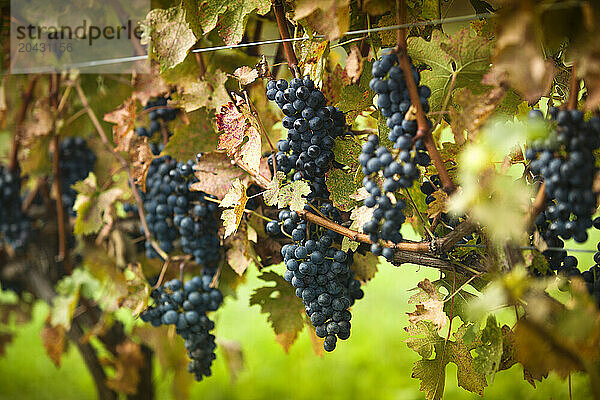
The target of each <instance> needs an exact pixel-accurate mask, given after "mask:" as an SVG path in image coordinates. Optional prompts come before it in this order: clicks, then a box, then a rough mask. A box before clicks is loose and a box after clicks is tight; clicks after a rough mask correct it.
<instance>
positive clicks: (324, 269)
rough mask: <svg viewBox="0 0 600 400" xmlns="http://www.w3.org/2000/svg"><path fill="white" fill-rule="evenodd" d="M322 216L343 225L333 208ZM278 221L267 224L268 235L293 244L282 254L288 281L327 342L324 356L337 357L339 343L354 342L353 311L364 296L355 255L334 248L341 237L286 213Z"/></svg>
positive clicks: (324, 208) (324, 209)
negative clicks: (283, 236) (285, 238)
mask: <svg viewBox="0 0 600 400" xmlns="http://www.w3.org/2000/svg"><path fill="white" fill-rule="evenodd" d="M319 212H320V213H321V214H323V216H325V217H327V218H329V219H331V220H332V221H334V222H337V223H340V222H341V218H340V212H339V210H337V209H336V208H335V207H333V206H332V204H331V203H325V204H324V205H322V206H321V207H320V209H319ZM278 217H279V218H278V219H279V222H277V221H271V222H269V223H268V224H267V231H268V232H269V233H271V234H279V233H280V232H281V231H283V232H285V234H286V235H288V236H290V237H291V238H292V240H293V241H294V243H293V244H286V245H284V246H283V247H282V248H281V255H282V256H283V259H284V262H285V265H286V271H285V274H284V278H285V280H286V281H288V282H290V283H291V284H292V286H293V287H295V288H296V296H298V297H299V298H301V299H302V302H303V304H304V308H305V310H306V314H307V315H308V316H309V318H310V320H311V323H312V324H313V326H314V327H315V332H316V334H317V336H319V337H320V338H324V339H325V341H324V343H323V347H324V348H325V350H326V351H333V350H334V349H335V346H336V343H337V339H338V338H339V339H341V340H345V339H348V338H349V337H350V319H351V318H352V314H351V313H350V311H349V308H350V307H352V305H354V302H355V301H356V300H358V299H361V298H362V297H363V296H364V293H363V291H362V289H361V288H360V282H359V281H357V280H356V279H354V271H352V269H351V268H350V266H351V265H352V262H353V254H352V253H351V252H344V251H341V250H338V249H337V248H336V247H334V244H339V242H340V241H341V237H340V235H339V234H337V233H335V232H333V231H331V230H329V229H326V228H323V227H320V226H317V225H315V224H310V225H308V224H307V223H306V222H305V221H303V220H302V219H301V218H300V216H299V215H298V213H296V212H294V211H289V210H282V211H280V212H279V216H278Z"/></svg>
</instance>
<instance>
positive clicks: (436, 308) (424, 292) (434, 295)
mask: <svg viewBox="0 0 600 400" xmlns="http://www.w3.org/2000/svg"><path fill="white" fill-rule="evenodd" d="M417 287H418V289H419V292H418V293H416V294H414V295H412V296H411V297H410V299H409V300H408V303H409V304H416V310H415V311H413V312H411V313H408V321H409V322H410V323H411V324H416V323H417V322H419V321H430V322H431V323H433V326H435V327H436V329H437V331H438V332H439V331H441V330H442V329H443V328H444V327H445V326H446V323H447V322H448V317H447V316H446V313H445V312H444V302H443V301H441V300H440V297H439V294H438V291H437V289H436V288H435V286H434V285H433V284H432V283H431V281H430V280H429V279H425V280H423V281H421V282H419V283H418V284H417Z"/></svg>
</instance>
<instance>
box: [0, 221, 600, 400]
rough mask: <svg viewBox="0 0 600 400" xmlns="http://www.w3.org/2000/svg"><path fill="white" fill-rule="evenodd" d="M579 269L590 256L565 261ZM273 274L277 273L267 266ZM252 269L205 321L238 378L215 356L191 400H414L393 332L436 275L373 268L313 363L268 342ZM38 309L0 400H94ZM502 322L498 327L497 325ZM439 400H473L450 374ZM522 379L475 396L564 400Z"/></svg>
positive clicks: (298, 351)
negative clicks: (49, 352)
mask: <svg viewBox="0 0 600 400" xmlns="http://www.w3.org/2000/svg"><path fill="white" fill-rule="evenodd" d="M599 238H600V235H598V233H597V232H594V233H593V235H592V237H591V238H590V240H589V241H588V243H587V244H585V245H576V244H575V243H572V242H568V243H567V246H566V247H568V248H588V249H590V248H593V244H594V243H597V242H598V239H599ZM573 254H575V255H577V256H578V258H579V259H580V261H581V263H580V265H581V266H582V267H585V268H586V269H587V268H588V267H589V266H590V265H591V264H592V263H593V261H591V260H592V256H593V253H573ZM275 269H276V270H280V267H275ZM257 275H258V272H257V271H256V269H255V268H250V269H249V270H248V280H247V282H246V283H245V284H244V285H242V286H241V287H240V288H239V292H238V298H237V299H236V300H234V299H231V298H228V299H227V300H226V303H225V304H224V305H223V306H222V307H221V309H220V310H219V311H217V312H216V314H215V315H214V318H215V323H216V326H217V328H216V336H217V337H218V338H222V339H227V340H236V341H239V342H240V343H241V346H242V349H243V352H244V357H245V369H244V370H243V371H242V372H241V373H240V374H239V377H238V379H237V381H236V382H231V379H230V376H229V371H228V369H227V366H226V365H225V362H224V360H223V354H222V353H221V352H220V351H219V350H217V360H216V361H215V363H214V365H213V376H212V377H211V378H209V379H206V380H205V381H203V382H201V383H194V384H193V387H192V390H191V396H190V397H191V398H192V399H207V400H208V399H228V400H229V399H328V400H333V399H345V400H350V399H399V400H411V399H423V398H424V397H423V395H422V394H421V393H420V392H419V381H418V380H416V379H413V378H411V377H410V375H411V368H412V364H413V363H414V361H416V360H417V359H418V356H417V355H416V353H414V352H413V351H411V350H410V349H408V348H407V346H406V344H405V343H404V340H405V339H406V337H407V335H406V333H405V332H404V330H403V327H404V326H405V325H406V323H407V316H406V313H407V312H410V311H411V308H412V306H410V305H408V304H407V301H408V298H409V297H410V295H411V292H410V289H412V288H414V287H415V286H416V284H417V282H419V281H420V280H422V279H424V278H426V277H428V278H430V279H436V278H437V277H438V273H437V272H436V271H434V270H431V269H427V268H418V267H416V266H413V265H404V266H402V267H393V266H392V265H390V264H388V263H382V264H380V266H379V272H378V273H377V275H376V276H375V278H374V279H373V280H372V281H371V282H369V284H368V285H367V286H366V287H365V297H364V299H362V300H360V301H358V302H357V304H356V305H355V306H354V308H353V310H352V315H353V318H352V336H351V337H350V339H348V340H347V341H345V342H341V343H340V344H339V346H338V347H337V348H336V350H335V351H334V352H333V353H331V354H325V355H324V356H323V357H318V356H315V355H314V353H313V350H312V347H311V343H310V338H309V336H308V333H307V332H306V330H304V331H303V332H302V333H301V334H300V337H299V339H298V341H297V342H296V343H295V344H294V345H293V346H292V348H291V350H290V353H289V354H286V353H285V352H284V351H283V349H282V348H281V347H280V346H279V345H278V344H277V343H276V342H275V337H274V334H273V331H272V330H271V327H270V326H269V323H268V322H267V316H266V314H261V313H260V309H259V308H258V307H257V306H254V307H249V306H248V301H249V297H250V294H251V293H252V291H253V289H254V288H257V287H260V286H263V285H264V282H263V281H261V280H259V279H258V278H257ZM46 313H47V306H46V305H44V304H41V303H39V304H37V305H36V306H35V309H34V318H33V321H32V322H31V323H29V324H27V325H25V326H19V327H16V329H18V331H19V334H18V336H17V337H16V338H15V340H14V342H13V343H12V344H10V345H9V346H8V349H7V354H6V356H5V357H2V358H0V399H36V400H37V399H63V400H68V399H78V400H80V399H95V398H96V393H95V390H94V386H93V383H92V380H91V378H90V376H89V373H88V372H87V370H86V369H85V367H84V365H83V361H82V359H81V357H80V355H79V353H78V351H77V349H76V348H75V346H72V345H70V346H69V350H68V353H67V354H65V355H64V357H63V364H62V367H61V368H56V367H55V366H54V365H53V364H52V363H51V361H50V360H49V359H48V357H47V356H46V354H45V351H44V349H43V347H42V342H41V339H40V335H39V332H40V330H41V327H42V325H43V322H44V318H45V316H46ZM513 317H514V314H512V313H510V312H507V313H501V314H500V319H501V322H504V323H511V324H512V322H513V321H511V319H512V318H513ZM502 320H503V321H502ZM446 372H447V379H446V390H445V395H444V398H445V399H476V398H479V396H477V395H473V394H471V393H468V392H466V391H465V390H463V389H461V388H459V387H458V386H457V383H456V368H455V367H454V366H453V364H450V366H449V367H448V368H447V370H446ZM522 377H523V371H522V369H521V368H520V367H519V366H513V367H512V368H511V369H509V370H507V371H502V372H500V373H498V374H497V375H496V376H495V378H494V382H493V384H492V385H491V386H489V387H488V388H486V390H485V398H486V399H502V400H506V399H567V398H569V396H568V382H567V381H566V380H564V381H563V380H560V379H559V378H558V377H557V376H554V375H551V376H550V377H549V378H548V379H546V380H545V381H544V382H542V383H540V384H538V387H537V389H534V388H533V387H531V386H530V385H529V384H528V383H527V382H525V381H524V380H523V378H522ZM155 383H156V391H157V393H156V398H157V399H172V394H171V385H172V376H170V375H169V374H166V375H165V374H163V373H162V372H161V371H160V366H159V365H158V363H156V368H155ZM572 390H573V398H574V399H586V398H590V397H591V396H590V393H589V391H588V388H587V378H586V377H585V376H584V375H581V374H575V375H573V376H572Z"/></svg>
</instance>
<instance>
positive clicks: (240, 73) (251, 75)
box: [233, 65, 258, 86]
mask: <svg viewBox="0 0 600 400" xmlns="http://www.w3.org/2000/svg"><path fill="white" fill-rule="evenodd" d="M233 76H234V78H235V79H237V80H238V82H239V83H240V86H246V85H249V84H251V83H252V82H254V81H255V80H256V79H258V71H257V70H256V69H255V68H250V67H248V66H246V65H244V66H241V67H239V68H237V69H236V70H235V71H233Z"/></svg>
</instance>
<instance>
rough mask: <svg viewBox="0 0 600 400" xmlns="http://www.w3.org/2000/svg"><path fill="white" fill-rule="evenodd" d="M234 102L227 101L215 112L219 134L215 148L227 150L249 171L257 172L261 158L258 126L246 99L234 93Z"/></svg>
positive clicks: (228, 153)
mask: <svg viewBox="0 0 600 400" xmlns="http://www.w3.org/2000/svg"><path fill="white" fill-rule="evenodd" d="M235 100H236V103H235V104H234V103H232V102H228V103H227V104H225V105H223V106H222V107H221V111H220V112H219V114H217V129H218V130H219V131H220V132H222V133H221V135H220V136H219V145H218V147H217V149H219V150H227V155H228V156H229V157H231V158H232V159H234V160H237V159H241V160H242V162H243V163H244V164H246V165H247V166H248V167H249V168H250V170H251V171H253V172H256V173H259V171H260V159H261V138H260V132H259V129H260V126H259V123H258V121H257V120H256V118H255V117H254V115H253V114H252V112H251V111H250V107H249V106H248V104H247V103H246V101H245V100H244V99H243V98H241V97H239V96H237V95H236V98H235Z"/></svg>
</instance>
